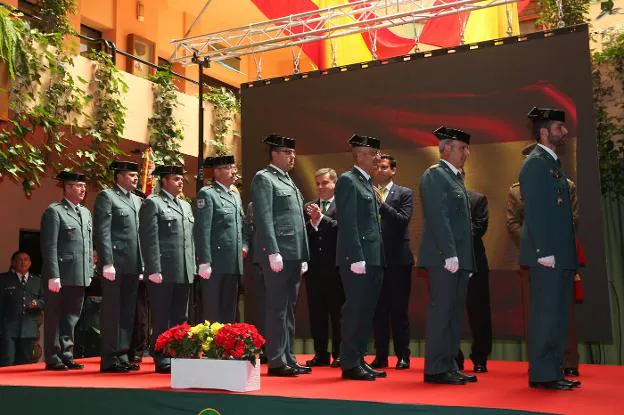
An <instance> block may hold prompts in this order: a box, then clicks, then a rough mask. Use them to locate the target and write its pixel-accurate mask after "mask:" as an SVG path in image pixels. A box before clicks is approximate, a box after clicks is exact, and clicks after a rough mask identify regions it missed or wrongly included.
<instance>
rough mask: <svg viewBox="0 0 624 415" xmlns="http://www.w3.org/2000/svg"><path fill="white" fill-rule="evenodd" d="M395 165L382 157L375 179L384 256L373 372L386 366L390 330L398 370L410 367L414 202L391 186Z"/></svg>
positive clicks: (391, 159) (407, 192)
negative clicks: (409, 307)
mask: <svg viewBox="0 0 624 415" xmlns="http://www.w3.org/2000/svg"><path fill="white" fill-rule="evenodd" d="M396 169H397V162H396V159H395V158H394V156H392V155H390V154H383V155H382V156H381V160H380V161H379V164H378V165H377V170H376V171H375V174H374V175H373V176H374V179H375V184H376V185H377V188H376V190H377V193H378V201H379V214H380V216H381V236H382V238H383V246H384V252H385V257H386V268H385V269H384V278H383V285H382V287H381V295H380V296H379V301H378V302H377V309H376V310H375V321H374V332H375V360H374V361H373V362H372V363H371V366H372V367H373V368H375V369H381V368H384V367H388V352H389V343H390V328H392V340H393V342H394V353H395V354H396V356H397V364H396V368H397V369H408V368H409V367H410V349H409V340H410V334H409V316H408V306H409V298H410V292H411V289H412V267H413V265H414V257H413V255H412V249H411V247H410V236H409V229H408V226H409V223H410V220H411V219H412V211H413V207H414V199H413V196H412V190H411V189H408V188H407V187H403V186H399V185H397V184H396V183H394V177H395V175H396V171H397V170H396Z"/></svg>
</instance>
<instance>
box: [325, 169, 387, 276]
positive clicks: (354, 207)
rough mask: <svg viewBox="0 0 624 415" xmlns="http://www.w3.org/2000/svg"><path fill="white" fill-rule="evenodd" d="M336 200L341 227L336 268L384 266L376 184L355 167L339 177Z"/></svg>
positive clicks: (337, 215) (337, 216)
mask: <svg viewBox="0 0 624 415" xmlns="http://www.w3.org/2000/svg"><path fill="white" fill-rule="evenodd" d="M335 197H336V218H337V220H338V223H339V224H340V226H339V227H338V240H337V245H336V265H338V266H340V265H346V266H349V265H351V264H353V263H354V262H360V261H366V265H371V266H378V267H383V266H385V261H384V253H383V241H382V239H381V224H380V222H379V203H378V202H377V197H376V196H375V191H374V190H373V185H372V184H371V183H370V182H369V181H367V180H366V179H365V178H364V176H363V175H362V173H361V172H360V171H359V170H358V169H357V168H355V166H354V167H353V169H351V171H348V172H345V173H343V174H341V175H340V177H339V178H338V182H337V183H336V191H335Z"/></svg>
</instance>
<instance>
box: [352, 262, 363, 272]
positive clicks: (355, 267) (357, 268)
mask: <svg viewBox="0 0 624 415" xmlns="http://www.w3.org/2000/svg"><path fill="white" fill-rule="evenodd" d="M351 272H352V273H354V274H366V261H359V262H354V263H353V264H351Z"/></svg>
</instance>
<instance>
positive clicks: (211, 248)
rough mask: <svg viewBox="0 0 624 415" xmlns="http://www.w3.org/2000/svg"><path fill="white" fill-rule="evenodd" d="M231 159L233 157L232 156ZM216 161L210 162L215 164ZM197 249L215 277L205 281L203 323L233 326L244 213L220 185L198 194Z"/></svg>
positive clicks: (236, 198) (243, 244)
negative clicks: (206, 321)
mask: <svg viewBox="0 0 624 415" xmlns="http://www.w3.org/2000/svg"><path fill="white" fill-rule="evenodd" d="M229 157H231V156H229ZM214 159H219V160H220V159H222V158H221V157H214V158H210V159H206V160H207V162H210V163H213V165H211V166H214V165H215V164H214V163H217V164H216V165H219V163H220V164H234V158H233V157H231V162H229V163H228V162H227V161H230V160H229V159H228V160H225V161H224V162H216V161H215V160H214ZM196 205H197V206H196V207H197V209H196V223H195V247H196V250H197V258H198V263H199V264H210V266H211V267H212V275H211V276H210V278H208V279H202V281H201V285H202V309H203V319H204V320H208V321H219V322H222V323H234V321H235V319H236V301H237V298H238V282H239V278H240V277H241V275H242V274H243V253H242V252H243V248H244V249H247V241H246V238H245V235H244V233H243V231H244V228H243V220H244V213H243V207H242V202H241V199H240V196H239V195H238V193H236V192H233V191H232V190H230V189H226V188H225V187H224V186H222V185H221V184H220V183H218V182H216V181H215V182H213V184H212V185H211V186H206V187H204V188H202V189H201V190H200V191H199V193H198V194H197V201H196Z"/></svg>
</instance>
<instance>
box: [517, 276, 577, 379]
mask: <svg viewBox="0 0 624 415" xmlns="http://www.w3.org/2000/svg"><path fill="white" fill-rule="evenodd" d="M518 273H519V274H520V285H521V289H522V311H523V318H524V326H523V329H524V341H525V344H526V346H527V355H529V350H528V349H529V310H530V298H531V295H530V284H529V271H528V270H527V269H526V268H522V269H520V270H519V271H518ZM575 301H576V300H575V298H574V291H572V298H571V299H570V310H569V312H568V335H567V338H566V345H565V351H564V353H563V362H562V364H561V367H562V368H564V369H576V368H578V365H579V360H580V356H579V352H578V341H577V337H576V321H575V318H574V304H575Z"/></svg>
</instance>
